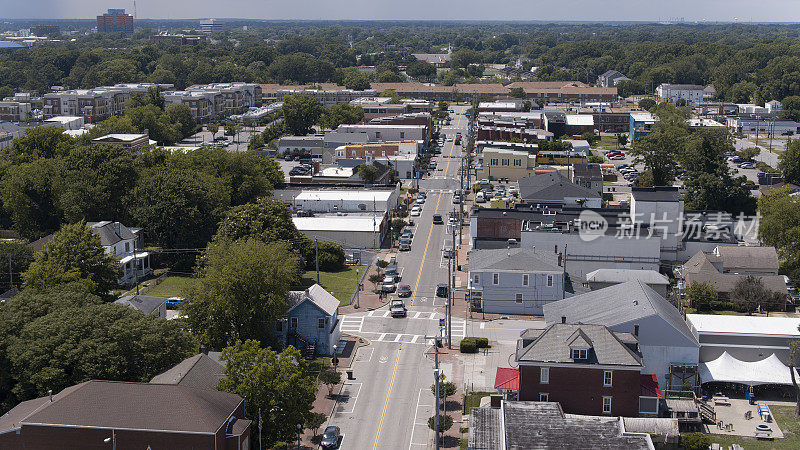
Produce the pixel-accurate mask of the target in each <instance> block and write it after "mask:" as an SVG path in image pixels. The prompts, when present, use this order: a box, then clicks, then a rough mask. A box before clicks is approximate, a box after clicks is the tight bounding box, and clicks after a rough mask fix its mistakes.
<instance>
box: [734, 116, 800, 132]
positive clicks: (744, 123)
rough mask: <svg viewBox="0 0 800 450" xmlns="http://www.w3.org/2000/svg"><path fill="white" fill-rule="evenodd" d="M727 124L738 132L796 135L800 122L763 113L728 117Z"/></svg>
mask: <svg viewBox="0 0 800 450" xmlns="http://www.w3.org/2000/svg"><path fill="white" fill-rule="evenodd" d="M727 126H728V128H730V129H731V130H732V131H734V132H736V133H745V134H760V135H762V136H765V137H768V136H773V137H775V136H794V135H795V134H797V133H798V128H800V123H797V122H795V121H794V120H788V119H776V118H774V117H765V116H761V115H755V114H753V115H749V116H734V117H728V118H727Z"/></svg>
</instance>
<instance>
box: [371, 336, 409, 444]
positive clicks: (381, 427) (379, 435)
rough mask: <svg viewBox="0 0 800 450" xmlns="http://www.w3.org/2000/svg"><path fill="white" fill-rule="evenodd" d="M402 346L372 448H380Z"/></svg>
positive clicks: (398, 350)
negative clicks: (384, 420) (379, 443)
mask: <svg viewBox="0 0 800 450" xmlns="http://www.w3.org/2000/svg"><path fill="white" fill-rule="evenodd" d="M401 349H402V346H401V347H400V348H398V349H397V357H396V358H395V359H394V370H392V380H391V381H389V391H388V392H386V399H385V400H384V401H383V412H381V420H380V422H378V433H377V434H376V435H375V442H373V443H372V450H375V449H376V448H378V441H379V440H380V439H381V431H382V430H383V419H384V418H385V417H386V408H388V407H389V397H390V396H391V395H392V388H393V387H394V378H395V376H397V365H398V364H399V363H400V350H401Z"/></svg>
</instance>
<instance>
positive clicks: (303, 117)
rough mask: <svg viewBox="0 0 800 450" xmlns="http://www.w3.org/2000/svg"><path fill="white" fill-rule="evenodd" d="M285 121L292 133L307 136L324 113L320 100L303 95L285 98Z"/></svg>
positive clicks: (283, 109)
mask: <svg viewBox="0 0 800 450" xmlns="http://www.w3.org/2000/svg"><path fill="white" fill-rule="evenodd" d="M282 111H283V121H284V123H285V124H286V128H287V129H288V130H289V132H290V133H292V134H294V135H298V136H305V135H306V134H308V133H310V132H311V130H312V127H313V126H314V124H315V123H317V122H319V118H320V116H321V115H322V113H323V112H324V108H323V107H322V104H321V103H320V102H319V100H317V99H315V98H313V97H310V96H308V95H303V94H292V95H287V96H285V97H284V98H283V108H282Z"/></svg>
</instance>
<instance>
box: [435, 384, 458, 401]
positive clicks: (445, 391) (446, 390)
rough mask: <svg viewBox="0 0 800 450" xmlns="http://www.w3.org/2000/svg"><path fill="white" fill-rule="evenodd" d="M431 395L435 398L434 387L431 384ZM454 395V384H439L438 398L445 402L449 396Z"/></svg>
mask: <svg viewBox="0 0 800 450" xmlns="http://www.w3.org/2000/svg"><path fill="white" fill-rule="evenodd" d="M431 393H432V394H433V395H434V396H435V395H436V385H435V384H431ZM455 393H456V384H455V383H453V382H452V381H446V382H442V383H439V398H441V399H444V400H447V397H450V396H451V395H455Z"/></svg>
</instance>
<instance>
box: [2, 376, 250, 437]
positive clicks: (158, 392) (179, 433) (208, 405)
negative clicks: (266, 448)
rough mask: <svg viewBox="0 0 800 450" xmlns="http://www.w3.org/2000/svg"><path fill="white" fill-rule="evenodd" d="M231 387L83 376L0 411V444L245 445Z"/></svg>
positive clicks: (245, 423)
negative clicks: (228, 389)
mask: <svg viewBox="0 0 800 450" xmlns="http://www.w3.org/2000/svg"><path fill="white" fill-rule="evenodd" d="M243 417H244V399H243V398H241V397H239V396H238V395H235V394H229V393H226V392H220V391H216V390H209V389H197V388H190V387H186V386H181V385H174V384H148V383H126V382H114V381H97V380H92V381H86V382H84V383H81V384H77V385H75V386H70V387H68V388H66V389H64V390H63V391H61V392H59V393H58V394H55V395H52V396H46V397H40V398H37V399H33V400H28V401H26V402H22V403H20V404H19V405H17V406H16V407H14V408H13V409H12V410H10V411H9V412H7V413H6V414H4V415H3V416H2V417H0V448H9V449H11V448H14V449H77V448H81V449H110V448H116V449H119V450H123V449H146V448H150V449H152V450H157V449H172V448H186V449H188V448H191V449H214V450H248V449H249V448H250V421H249V420H246V419H243Z"/></svg>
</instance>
